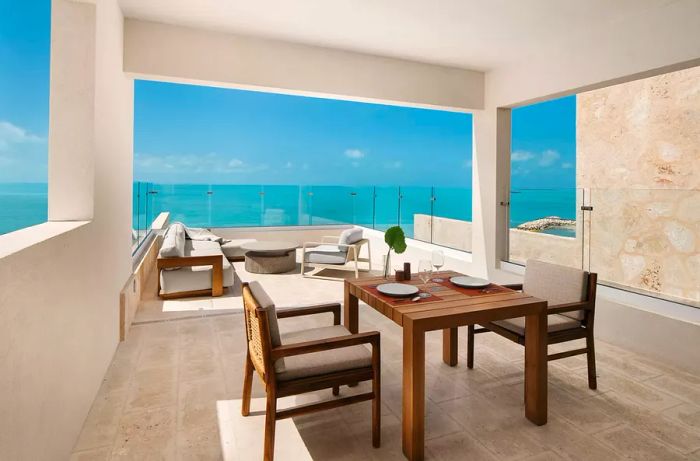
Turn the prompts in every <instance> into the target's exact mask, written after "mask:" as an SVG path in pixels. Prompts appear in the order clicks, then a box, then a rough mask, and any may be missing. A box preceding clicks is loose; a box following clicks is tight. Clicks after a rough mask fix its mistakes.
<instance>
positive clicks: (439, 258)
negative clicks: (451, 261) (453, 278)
mask: <svg viewBox="0 0 700 461" xmlns="http://www.w3.org/2000/svg"><path fill="white" fill-rule="evenodd" d="M431 259H432V262H433V266H434V267H435V271H436V272H439V271H440V268H441V267H442V266H444V265H445V253H443V251H442V250H433V254H432V256H431ZM433 281H434V282H437V283H441V282H444V280H443V279H441V278H435V279H433Z"/></svg>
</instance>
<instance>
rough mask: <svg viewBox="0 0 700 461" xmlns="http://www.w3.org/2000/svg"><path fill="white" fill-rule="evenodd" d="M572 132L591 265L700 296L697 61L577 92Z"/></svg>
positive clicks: (631, 280)
mask: <svg viewBox="0 0 700 461" xmlns="http://www.w3.org/2000/svg"><path fill="white" fill-rule="evenodd" d="M576 131H577V186H578V187H583V188H586V189H588V196H589V197H590V200H589V202H590V204H591V205H593V207H594V210H593V211H592V212H591V213H590V231H589V237H590V267H591V270H593V271H596V272H598V273H599V276H600V278H601V279H602V280H605V281H609V282H612V283H614V284H619V285H623V286H629V287H632V288H636V289H640V290H644V291H651V292H656V293H660V294H662V295H665V296H668V297H671V298H681V299H683V300H686V301H690V302H691V303H697V302H700V67H695V68H692V69H687V70H683V71H679V72H673V73H669V74H665V75H661V76H658V77H652V78H648V79H644V80H639V81H635V82H629V83H625V84H622V85H616V86H613V87H609V88H604V89H601V90H596V91H591V92H587V93H583V94H580V95H579V96H578V98H577V130H576Z"/></svg>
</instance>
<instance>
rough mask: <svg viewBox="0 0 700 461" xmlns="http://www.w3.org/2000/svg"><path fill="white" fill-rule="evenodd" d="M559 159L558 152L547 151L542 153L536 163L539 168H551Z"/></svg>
mask: <svg viewBox="0 0 700 461" xmlns="http://www.w3.org/2000/svg"><path fill="white" fill-rule="evenodd" d="M560 157H561V155H559V152H557V151H555V150H552V149H548V150H546V151H544V152H542V155H541V156H540V160H539V162H538V163H539V165H540V166H552V165H554V163H555V162H556V161H557V160H559V158H560Z"/></svg>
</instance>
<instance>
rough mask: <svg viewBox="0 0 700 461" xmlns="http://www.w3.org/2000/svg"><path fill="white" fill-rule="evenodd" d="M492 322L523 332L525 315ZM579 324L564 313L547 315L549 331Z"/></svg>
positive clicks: (566, 328) (575, 326) (576, 326)
mask: <svg viewBox="0 0 700 461" xmlns="http://www.w3.org/2000/svg"><path fill="white" fill-rule="evenodd" d="M493 323H495V324H496V325H498V326H500V327H503V328H505V329H506V330H510V331H512V332H513V333H517V334H519V335H524V334H525V317H518V318H515V319H507V320H497V321H495V322H493ZM579 326H581V322H579V321H578V320H576V319H572V318H571V317H567V316H565V315H561V314H553V315H548V316H547V331H548V332H549V333H551V332H553V331H562V330H569V329H571V328H578V327H579Z"/></svg>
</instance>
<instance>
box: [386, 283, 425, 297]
mask: <svg viewBox="0 0 700 461" xmlns="http://www.w3.org/2000/svg"><path fill="white" fill-rule="evenodd" d="M377 291H378V292H380V293H381V294H383V295H387V296H393V297H395V298H408V297H409V296H413V295H415V294H417V293H418V291H419V290H418V288H417V287H415V286H413V285H406V284H404V283H382V284H381V285H377Z"/></svg>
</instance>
